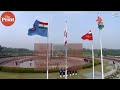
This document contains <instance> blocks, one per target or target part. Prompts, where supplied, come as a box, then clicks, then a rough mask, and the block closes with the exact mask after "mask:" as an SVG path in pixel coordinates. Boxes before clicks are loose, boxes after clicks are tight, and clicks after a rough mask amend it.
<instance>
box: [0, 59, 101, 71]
mask: <svg viewBox="0 0 120 90" xmlns="http://www.w3.org/2000/svg"><path fill="white" fill-rule="evenodd" d="M98 64H100V61H99V60H95V66H96V65H98ZM90 67H92V63H87V64H84V65H78V66H72V67H69V68H68V69H72V70H79V69H85V68H90ZM59 70H60V69H59V67H54V68H52V69H49V72H50V73H53V72H58V71H59ZM0 71H3V72H13V73H46V68H40V69H38V70H35V69H34V68H18V67H2V66H0Z"/></svg>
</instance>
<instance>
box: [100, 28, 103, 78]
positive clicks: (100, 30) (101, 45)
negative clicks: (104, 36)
mask: <svg viewBox="0 0 120 90" xmlns="http://www.w3.org/2000/svg"><path fill="white" fill-rule="evenodd" d="M99 37H100V47H101V68H102V79H104V71H103V54H102V41H101V30H99Z"/></svg>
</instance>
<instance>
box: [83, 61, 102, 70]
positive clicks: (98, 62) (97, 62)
mask: <svg viewBox="0 0 120 90" xmlns="http://www.w3.org/2000/svg"><path fill="white" fill-rule="evenodd" d="M98 64H101V62H100V61H99V60H97V59H95V61H94V65H95V66H96V65H98ZM92 65H93V63H92V62H91V63H87V64H84V65H82V69H85V68H90V67H92Z"/></svg>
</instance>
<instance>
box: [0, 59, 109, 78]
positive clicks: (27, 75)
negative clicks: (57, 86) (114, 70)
mask: <svg viewBox="0 0 120 90" xmlns="http://www.w3.org/2000/svg"><path fill="white" fill-rule="evenodd" d="M108 65H110V64H109V63H108V61H104V73H105V72H108V71H110V70H108V69H106V68H105V67H106V66H108ZM95 71H99V72H101V65H97V66H95ZM89 72H92V67H91V68H87V69H81V70H79V71H78V75H73V76H68V79H85V78H87V77H85V76H83V74H85V73H89ZM49 78H52V79H56V78H58V79H64V78H60V77H59V73H49ZM0 79H46V73H8V72H1V71H0Z"/></svg>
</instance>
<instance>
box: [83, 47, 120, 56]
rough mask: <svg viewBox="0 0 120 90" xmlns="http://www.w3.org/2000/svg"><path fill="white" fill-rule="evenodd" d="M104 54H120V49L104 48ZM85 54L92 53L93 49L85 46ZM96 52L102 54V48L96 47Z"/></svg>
mask: <svg viewBox="0 0 120 90" xmlns="http://www.w3.org/2000/svg"><path fill="white" fill-rule="evenodd" d="M102 51H103V56H108V55H111V56H120V49H106V48H103V49H102ZM83 54H92V50H91V49H85V48H83ZM94 54H95V55H98V56H100V54H101V53H100V49H94Z"/></svg>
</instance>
